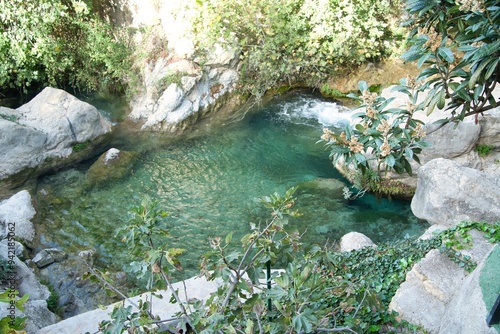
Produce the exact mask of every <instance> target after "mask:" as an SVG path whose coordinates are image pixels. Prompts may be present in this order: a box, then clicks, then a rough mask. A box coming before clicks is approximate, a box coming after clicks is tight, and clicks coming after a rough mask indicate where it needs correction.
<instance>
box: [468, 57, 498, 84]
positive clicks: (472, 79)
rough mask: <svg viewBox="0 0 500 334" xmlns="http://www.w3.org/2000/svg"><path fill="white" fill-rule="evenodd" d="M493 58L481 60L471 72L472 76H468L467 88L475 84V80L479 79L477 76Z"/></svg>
mask: <svg viewBox="0 0 500 334" xmlns="http://www.w3.org/2000/svg"><path fill="white" fill-rule="evenodd" d="M493 61H494V59H487V60H485V61H483V62H482V63H481V64H480V65H479V66H478V67H477V68H476V69H475V70H474V73H472V76H471V77H470V80H469V89H474V86H475V85H476V82H477V81H478V80H479V77H480V76H481V74H483V70H484V68H485V67H486V66H488V64H489V63H491V62H493Z"/></svg>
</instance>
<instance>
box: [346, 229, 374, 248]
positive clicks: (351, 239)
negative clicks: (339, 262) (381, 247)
mask: <svg viewBox="0 0 500 334" xmlns="http://www.w3.org/2000/svg"><path fill="white" fill-rule="evenodd" d="M376 246H377V245H376V244H375V243H374V242H373V241H372V240H371V239H370V238H368V237H367V236H366V235H364V234H363V233H359V232H349V233H347V234H346V235H344V236H343V237H342V238H341V239H340V251H341V252H350V251H353V250H356V249H361V248H364V247H376Z"/></svg>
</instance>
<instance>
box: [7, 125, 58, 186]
mask: <svg viewBox="0 0 500 334" xmlns="http://www.w3.org/2000/svg"><path fill="white" fill-rule="evenodd" d="M47 138H48V136H47V134H46V133H44V132H41V131H39V130H36V129H33V128H31V127H28V126H24V125H20V124H17V123H15V122H12V121H8V120H5V119H3V118H0V157H2V158H1V159H0V180H1V179H4V178H6V177H8V176H9V175H13V174H15V173H17V172H19V171H21V170H22V169H23V168H32V167H36V166H38V164H39V163H40V162H41V161H43V160H44V159H45V154H46V153H45V152H44V149H43V148H44V146H45V143H46V142H47Z"/></svg>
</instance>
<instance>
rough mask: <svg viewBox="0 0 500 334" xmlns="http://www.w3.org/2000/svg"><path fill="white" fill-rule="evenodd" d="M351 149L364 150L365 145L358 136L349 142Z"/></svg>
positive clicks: (355, 150)
mask: <svg viewBox="0 0 500 334" xmlns="http://www.w3.org/2000/svg"><path fill="white" fill-rule="evenodd" d="M347 143H348V145H349V149H350V150H351V151H352V152H354V153H361V152H363V149H364V146H363V144H361V143H360V142H359V141H358V138H357V137H352V138H351V140H349V141H348V142H347Z"/></svg>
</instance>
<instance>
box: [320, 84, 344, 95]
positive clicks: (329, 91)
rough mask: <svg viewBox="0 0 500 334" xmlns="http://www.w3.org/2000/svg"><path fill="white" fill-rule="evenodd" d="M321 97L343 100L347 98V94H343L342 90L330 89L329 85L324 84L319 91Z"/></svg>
mask: <svg viewBox="0 0 500 334" xmlns="http://www.w3.org/2000/svg"><path fill="white" fill-rule="evenodd" d="M319 91H320V93H321V95H323V96H325V97H332V98H342V97H346V94H344V93H342V92H341V91H340V90H338V89H336V88H334V87H330V86H329V85H328V84H323V85H322V86H321V87H320V89H319Z"/></svg>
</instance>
